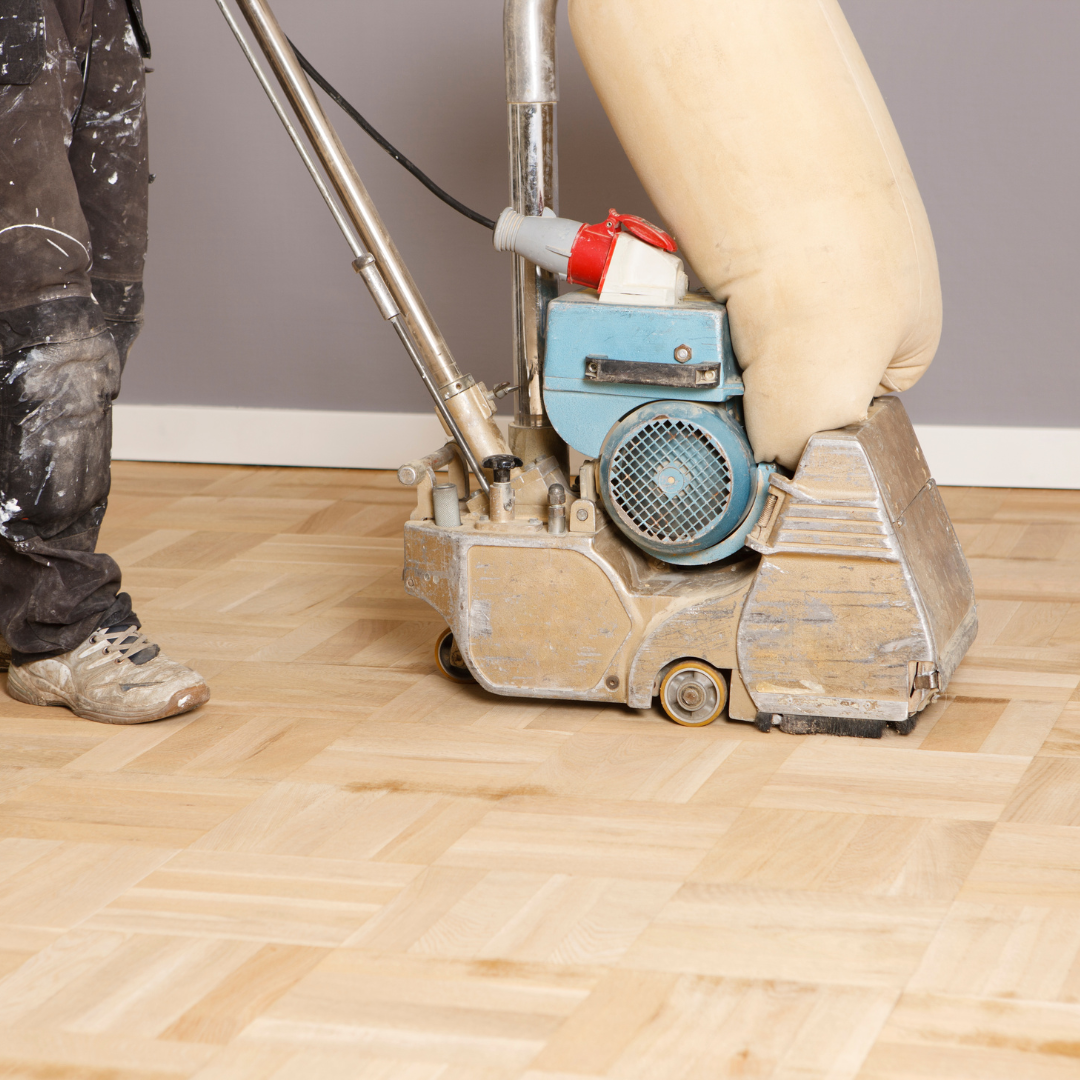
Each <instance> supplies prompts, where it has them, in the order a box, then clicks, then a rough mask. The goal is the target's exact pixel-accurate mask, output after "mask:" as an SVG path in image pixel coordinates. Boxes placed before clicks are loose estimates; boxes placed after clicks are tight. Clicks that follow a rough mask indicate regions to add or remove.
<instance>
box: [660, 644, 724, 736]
mask: <svg viewBox="0 0 1080 1080" xmlns="http://www.w3.org/2000/svg"><path fill="white" fill-rule="evenodd" d="M726 704H727V682H726V681H725V680H724V676H723V675H721V674H720V672H719V671H717V670H716V669H715V668H713V667H710V666H709V665H708V664H706V663H705V662H704V661H703V660H683V661H681V662H680V663H678V664H676V665H675V666H674V667H673V668H672V669H671V670H670V671H669V672H668V673H667V674H666V675H665V676H664V680H663V682H661V683H660V705H661V707H662V708H663V710H664V712H666V713H667V714H668V716H669V717H670V718H671V719H672V720H674V721H675V723H676V724H682V725H683V727H704V726H705V725H706V724H711V723H712V722H713V721H714V720H715V719H716V718H717V717H718V716H719V715H720V714H721V713H722V712H723V711H724V706H725V705H726Z"/></svg>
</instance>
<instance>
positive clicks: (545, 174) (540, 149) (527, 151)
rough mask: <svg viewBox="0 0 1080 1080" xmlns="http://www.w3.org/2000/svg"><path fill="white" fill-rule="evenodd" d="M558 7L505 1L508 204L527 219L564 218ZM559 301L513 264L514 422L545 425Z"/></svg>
mask: <svg viewBox="0 0 1080 1080" xmlns="http://www.w3.org/2000/svg"><path fill="white" fill-rule="evenodd" d="M557 4H558V0H505V4H504V7H503V47H504V50H505V60H506V102H507V124H508V129H509V143H510V205H511V206H513V208H514V209H515V210H517V211H518V212H519V213H521V214H530V215H539V214H542V213H543V212H544V210H547V209H550V210H551V211H552V212H553V213H556V214H557V213H558V212H559V207H558V197H559V194H558V167H557V162H556V152H557V151H556V116H555V107H556V103H557V101H558V97H559V94H558V87H557V83H556V64H555V9H556V6H557ZM557 295H558V280H557V278H556V277H555V275H554V274H551V273H549V272H548V271H547V270H541V269H540V268H539V267H538V266H537V265H536V264H535V263H532V262H529V261H528V260H527V259H524V258H522V257H521V256H515V257H514V327H513V330H514V336H513V349H514V382H515V383H516V385H517V386H519V387H520V388H521V389H520V390H518V393H517V411H516V415H515V418H514V419H515V423H516V424H518V425H520V426H521V427H525V428H540V427H544V426H545V425H546V424H547V417H546V415H545V413H544V402H543V395H542V388H541V382H540V377H541V370H540V368H541V362H542V359H543V354H544V332H545V318H546V314H547V305H548V303H549V301H551V300H553V299H554V298H555V297H556V296H557Z"/></svg>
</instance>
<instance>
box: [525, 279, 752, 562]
mask: <svg viewBox="0 0 1080 1080" xmlns="http://www.w3.org/2000/svg"><path fill="white" fill-rule="evenodd" d="M742 390H743V386H742V377H741V374H740V372H739V368H738V364H737V363H736V360H735V355H734V353H733V352H732V348H731V338H730V335H729V333H728V325H727V310H726V309H725V307H724V305H723V304H718V303H716V302H715V301H713V300H711V299H708V298H703V297H700V296H693V297H689V298H687V299H686V300H684V301H681V302H680V303H679V304H676V305H675V306H673V307H645V306H629V305H618V304H603V303H600V301H599V299H598V298H597V296H596V294H595V293H593V292H579V293H571V294H569V295H568V296H564V297H560V298H559V299H558V300H554V301H552V303H551V304H550V305H549V307H548V325H547V345H546V351H545V361H544V404H545V406H546V408H547V411H548V416H549V417H550V419H551V423H552V425H553V426H554V428H555V430H556V431H557V432H558V433H559V434H560V435H561V436H562V437H563V439H565V440H566V442H567V443H569V445H570V446H572V447H573V448H574V449H575V450H578V451H579V452H580V453H582V454H584V455H585V456H586V457H589V458H596V459H598V461H599V466H600V468H599V476H598V486H599V488H600V495H601V498H602V499H603V501H604V505H605V507H606V508H607V511H608V514H609V515H610V517H611V519H612V521H614V522H615V524H616V525H617V526H618V527H619V528H620V529H621V530H622V531H623V533H625V534H626V536H628V537H629V538H630V539H631V540H632V541H633V542H634V543H635V544H636V545H637V546H638V547H640V548H641V549H642V550H644V551H647V552H649V554H651V555H654V556H655V557H657V558H659V559H662V560H663V561H665V562H669V563H676V564H681V565H705V564H708V563H712V562H716V561H717V560H719V559H723V558H725V557H727V556H728V555H731V554H734V553H735V552H736V551H738V550H739V549H741V548H742V546H743V544H744V541H745V539H746V535H747V533H749V531H750V530H751V529H752V528H753V527H754V525H755V524H756V523H757V520H758V518H759V517H760V516H761V510H762V507H763V506H764V503H765V494H766V490H767V488H768V476H769V473H771V472H772V471H773V466H771V465H758V464H756V463H755V462H754V455H753V451H752V450H751V448H750V443H749V441H748V439H747V437H746V432H745V429H744V428H743V425H742V410H741V404H742V401H741V398H742Z"/></svg>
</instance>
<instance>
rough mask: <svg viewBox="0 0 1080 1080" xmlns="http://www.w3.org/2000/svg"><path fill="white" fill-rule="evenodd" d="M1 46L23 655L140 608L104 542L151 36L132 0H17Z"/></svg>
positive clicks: (10, 601)
mask: <svg viewBox="0 0 1080 1080" xmlns="http://www.w3.org/2000/svg"><path fill="white" fill-rule="evenodd" d="M0 43H2V44H3V48H2V50H0V634H2V635H3V637H4V638H5V639H6V640H7V641H8V643H9V645H10V646H11V648H12V654H13V661H14V662H15V663H26V662H28V661H31V660H37V659H41V658H43V657H46V656H52V655H56V654H58V653H62V652H66V651H68V650H70V649H72V648H74V647H75V646H76V645H78V644H80V643H81V642H82V641H83V640H85V639H86V638H87V637H88V636H89V635H90V634H91V633H92V632H93V631H94V630H95V629H97V628H98V627H99V626H115V625H119V624H121V623H124V622H125V621H126V622H129V623H133V622H137V621H138V620H137V619H136V618H135V617H134V615H133V613H132V611H131V602H130V598H129V597H128V596H127V594H125V593H122V592H121V591H120V569H119V567H118V566H117V565H116V563H115V562H114V561H113V560H112V559H111V558H110V557H109V556H108V555H106V554H104V553H101V552H98V551H97V550H96V547H97V538H98V530H99V527H100V525H101V522H102V518H103V517H104V514H105V508H106V504H107V500H108V494H109V463H110V453H111V443H112V402H113V399H114V398H115V397H116V395H117V393H118V391H119V389H120V376H121V372H122V371H123V367H124V362H125V360H126V358H127V352H128V349H129V348H130V346H131V344H132V342H133V341H134V340H135V337H136V335H137V334H138V332H139V327H140V325H141V321H142V304H143V290H142V276H143V261H144V258H145V255H146V215H147V184H148V181H149V174H148V168H147V134H146V108H145V77H144V66H143V60H144V56H146V55H149V49H148V47H147V43H146V38H145V33H144V31H143V28H142V22H141V13H140V12H139V10H138V5H137V2H133V10H132V9H129V6H128V2H127V0H6V2H5V3H4V4H3V5H0Z"/></svg>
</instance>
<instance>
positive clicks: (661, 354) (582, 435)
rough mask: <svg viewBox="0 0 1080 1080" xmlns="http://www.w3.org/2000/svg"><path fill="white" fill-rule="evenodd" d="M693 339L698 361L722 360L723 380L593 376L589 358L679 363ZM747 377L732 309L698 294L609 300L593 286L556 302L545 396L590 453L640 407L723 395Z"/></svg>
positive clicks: (555, 418) (560, 427) (565, 431)
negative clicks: (668, 299) (653, 302)
mask: <svg viewBox="0 0 1080 1080" xmlns="http://www.w3.org/2000/svg"><path fill="white" fill-rule="evenodd" d="M680 345H688V346H690V349H691V351H692V354H693V355H692V358H691V360H690V363H693V364H702V363H717V362H719V363H720V364H721V365H722V367H721V375H720V383H719V385H718V386H716V387H712V388H709V389H700V388H699V389H692V388H676V387H661V386H647V385H640V386H638V385H633V384H626V383H595V382H586V381H585V358H586V357H596V356H603V357H608V358H610V359H612V360H627V361H631V362H639V363H651V364H673V363H675V362H676V360H675V349H676V348H677V347H678V346H680ZM742 392H743V384H742V377H741V376H740V374H739V365H738V363H737V362H736V360H735V354H734V353H733V352H732V350H731V335H730V334H729V332H728V320H727V309H726V308H725V307H724V305H723V304H718V303H716V301H714V300H712V299H711V298H709V297H702V296H698V295H696V294H690V295H688V296H687V297H686V299H684V300H682V301H681V302H680V303H678V304H676V305H675V306H674V307H636V306H629V305H621V304H601V303H600V301H599V299H598V298H597V294H596V293H595V292H592V291H591V290H583V291H581V292H575V293H569V294H567V295H566V296H561V297H559V298H558V299H557V300H553V301H552V302H551V304H550V305H549V306H548V321H547V345H546V348H545V353H544V404H545V406H546V407H547V412H548V416H549V417H550V419H551V423H552V426H553V427H554V428H555V430H556V431H557V432H558V433H559V435H561V436H562V438H563V439H565V440H566V442H567V443H569V444H570V446H572V447H573V448H574V449H575V450H577V451H579V452H580V453H582V454H584V455H585V456H586V457H588V458H597V457H599V456H600V448H601V446H602V445H603V442H604V437H605V436H606V435H607V433H608V432H609V431H610V430H611V428H612V427H613V426H614V424H615V423H616V422H617V421H618V420H620V419H621V418H622V417H624V416H625V415H626V414H627V413H628V412H630V411H631V410H632V409H635V408H637V407H638V406H639V405H642V404H644V403H645V402H648V401H656V400H657V399H658V398H664V399H665V400H668V401H675V400H683V401H695V402H698V403H699V404H704V403H707V402H708V403H718V402H722V401H726V400H728V399H729V398H732V397H736V396H739V395H741V394H742Z"/></svg>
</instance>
